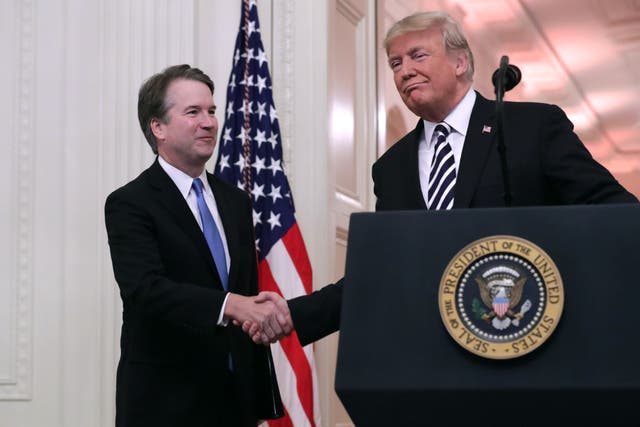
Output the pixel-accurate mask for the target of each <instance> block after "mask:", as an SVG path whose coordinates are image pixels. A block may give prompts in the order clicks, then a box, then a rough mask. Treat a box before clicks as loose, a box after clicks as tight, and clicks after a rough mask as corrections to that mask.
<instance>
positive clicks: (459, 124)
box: [423, 87, 476, 144]
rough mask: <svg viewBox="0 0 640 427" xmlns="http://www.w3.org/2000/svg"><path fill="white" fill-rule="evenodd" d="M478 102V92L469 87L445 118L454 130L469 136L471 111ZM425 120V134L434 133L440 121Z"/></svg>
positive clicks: (429, 139) (428, 140)
mask: <svg viewBox="0 0 640 427" xmlns="http://www.w3.org/2000/svg"><path fill="white" fill-rule="evenodd" d="M475 102H476V92H475V91H474V90H473V88H471V87H469V90H468V91H467V93H466V95H465V96H464V97H463V98H462V100H461V101H460V102H459V103H458V105H456V106H455V108H454V109H453V110H452V111H451V112H450V113H449V114H448V115H447V117H445V118H444V120H443V121H444V122H446V123H447V124H448V125H449V126H450V127H451V131H452V132H454V131H455V132H457V133H459V134H461V135H462V136H463V137H466V136H467V129H468V128H469V120H471V111H472V110H473V105H474V104H475ZM423 122H424V134H425V135H433V131H434V129H435V128H436V125H437V124H438V123H434V122H430V121H428V120H423ZM430 141H431V138H428V139H427V144H430Z"/></svg>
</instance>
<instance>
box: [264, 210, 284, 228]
mask: <svg viewBox="0 0 640 427" xmlns="http://www.w3.org/2000/svg"><path fill="white" fill-rule="evenodd" d="M267 222H268V223H269V225H271V230H273V229H274V228H276V227H282V224H280V214H274V213H273V212H269V219H268V220H267Z"/></svg>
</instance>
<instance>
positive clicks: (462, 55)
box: [456, 50, 469, 77]
mask: <svg viewBox="0 0 640 427" xmlns="http://www.w3.org/2000/svg"><path fill="white" fill-rule="evenodd" d="M468 69H469V57H468V56H467V53H466V52H464V51H462V50H461V51H458V52H456V76H458V77H460V76H462V75H463V74H464V73H466V72H467V70H468Z"/></svg>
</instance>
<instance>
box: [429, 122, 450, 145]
mask: <svg viewBox="0 0 640 427" xmlns="http://www.w3.org/2000/svg"><path fill="white" fill-rule="evenodd" d="M433 132H434V134H435V135H436V136H437V138H436V141H437V143H438V144H442V143H443V142H444V141H445V140H446V139H447V137H448V136H449V133H450V132H451V129H450V128H449V125H448V124H446V123H444V122H442V123H438V124H437V125H436V128H435V130H434V131H433Z"/></svg>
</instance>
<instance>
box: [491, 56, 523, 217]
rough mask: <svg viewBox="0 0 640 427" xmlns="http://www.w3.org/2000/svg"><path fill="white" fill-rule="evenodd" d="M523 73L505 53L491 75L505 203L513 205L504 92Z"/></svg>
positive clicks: (517, 80)
mask: <svg viewBox="0 0 640 427" xmlns="http://www.w3.org/2000/svg"><path fill="white" fill-rule="evenodd" d="M521 78H522V73H521V72H520V69H519V68H518V67H516V66H515V65H511V64H509V57H508V56H506V55H503V56H502V58H500V68H498V69H497V70H496V71H495V72H494V73H493V76H492V77H491V81H492V82H493V86H494V87H495V91H496V128H497V129H496V132H497V136H498V143H497V144H498V145H497V148H498V154H499V155H500V168H501V170H502V184H503V186H504V194H503V197H504V205H505V206H507V207H509V206H511V201H512V195H511V182H510V178H509V168H508V167H507V146H506V144H505V142H504V102H503V100H502V98H503V97H504V93H505V92H506V91H509V90H511V89H513V88H514V87H516V85H517V84H518V83H520V79H521Z"/></svg>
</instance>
